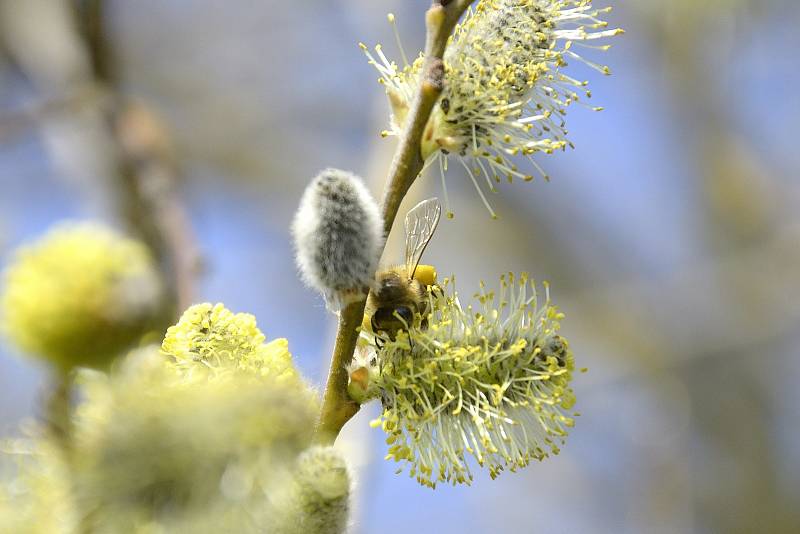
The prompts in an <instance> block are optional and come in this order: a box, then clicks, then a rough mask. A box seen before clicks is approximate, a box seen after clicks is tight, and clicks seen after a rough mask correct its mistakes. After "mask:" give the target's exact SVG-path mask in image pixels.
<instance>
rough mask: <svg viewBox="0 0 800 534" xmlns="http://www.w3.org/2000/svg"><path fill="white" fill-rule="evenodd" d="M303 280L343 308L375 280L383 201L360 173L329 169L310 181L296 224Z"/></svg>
mask: <svg viewBox="0 0 800 534" xmlns="http://www.w3.org/2000/svg"><path fill="white" fill-rule="evenodd" d="M292 234H293V236H294V243H295V248H296V252H297V264H298V267H299V268H300V273H301V275H302V278H303V280H304V281H305V282H306V284H308V285H309V286H311V287H313V288H314V289H317V290H318V291H319V292H320V293H322V294H323V295H324V296H325V299H326V302H327V303H328V306H329V307H331V308H333V309H339V308H341V307H342V306H344V305H346V304H347V303H348V302H350V301H352V300H355V299H358V298H362V297H363V296H364V294H365V293H366V291H367V290H368V289H369V287H370V286H371V285H372V282H373V276H374V273H375V269H376V267H377V263H378V258H379V257H380V252H381V247H382V244H383V228H382V224H381V217H380V211H379V209H378V205H377V203H376V202H375V200H374V199H373V198H372V196H371V195H370V194H369V191H367V188H366V186H365V185H364V183H363V181H362V180H361V179H360V178H359V177H357V176H356V175H354V174H351V173H349V172H346V171H341V170H338V169H325V170H324V171H322V172H321V173H320V174H319V175H317V177H316V178H314V180H313V181H312V182H311V184H309V186H308V187H307V188H306V191H305V193H304V194H303V198H302V199H301V201H300V208H299V209H298V211H297V214H296V215H295V218H294V222H293V223H292Z"/></svg>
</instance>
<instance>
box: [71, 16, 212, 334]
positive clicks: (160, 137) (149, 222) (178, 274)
mask: <svg viewBox="0 0 800 534" xmlns="http://www.w3.org/2000/svg"><path fill="white" fill-rule="evenodd" d="M105 7H106V5H105V2H104V1H103V0H89V1H87V2H86V3H85V5H84V6H83V17H81V20H82V22H83V33H84V38H85V41H86V43H87V48H88V50H89V55H90V58H91V63H92V67H93V71H94V76H95V77H96V78H97V80H98V81H99V83H101V84H103V85H105V86H107V87H108V88H109V91H110V92H111V94H112V95H114V96H115V98H114V102H113V104H112V109H111V112H110V114H109V120H110V123H111V133H112V137H113V139H114V141H115V143H116V145H117V147H118V149H119V150H118V154H117V156H118V157H117V167H118V172H119V179H120V182H119V184H120V187H119V198H118V204H119V210H120V212H121V213H122V214H123V217H124V219H125V222H126V224H127V225H128V226H129V227H130V229H131V230H133V231H134V232H136V233H137V234H138V235H139V237H140V238H141V239H143V240H144V241H145V242H146V243H147V245H148V246H149V248H150V249H151V250H152V251H153V253H154V254H155V256H156V257H157V259H158V260H159V263H160V265H161V267H162V278H163V279H164V282H165V284H166V285H167V286H168V288H169V292H168V294H167V297H168V302H167V303H166V308H168V309H167V310H165V311H166V312H167V313H166V315H167V317H165V319H167V322H168V323H171V322H172V320H173V319H174V315H175V314H176V313H180V312H181V311H182V310H184V309H185V308H187V307H188V306H189V305H191V304H192V302H193V300H194V286H195V282H196V279H197V276H198V274H199V273H200V270H201V264H202V257H201V253H200V249H199V246H198V245H197V241H196V239H195V235H194V232H193V231H192V227H191V223H190V220H189V215H188V212H187V210H186V207H185V204H184V202H183V198H182V197H181V192H180V187H179V186H180V169H179V167H178V165H177V163H176V158H175V157H174V152H173V150H172V146H171V142H170V138H169V134H168V133H167V129H166V128H165V127H164V125H163V124H162V123H161V121H160V119H159V117H158V116H157V115H156V113H155V112H153V110H151V109H150V108H148V107H147V106H146V105H144V104H143V103H142V102H138V101H133V100H131V99H126V98H123V97H122V96H121V95H120V94H119V92H118V91H115V88H116V87H117V82H118V73H117V72H116V70H115V68H114V67H115V63H114V61H113V53H112V49H111V46H110V43H109V40H108V38H107V35H106V31H105V30H106V26H105V24H104V23H105V17H106V13H105Z"/></svg>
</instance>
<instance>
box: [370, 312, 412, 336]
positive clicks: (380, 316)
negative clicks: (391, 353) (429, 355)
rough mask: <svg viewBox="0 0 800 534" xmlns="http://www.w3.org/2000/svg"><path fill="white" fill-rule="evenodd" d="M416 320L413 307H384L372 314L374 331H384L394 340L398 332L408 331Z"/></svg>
mask: <svg viewBox="0 0 800 534" xmlns="http://www.w3.org/2000/svg"><path fill="white" fill-rule="evenodd" d="M413 320H414V311H413V310H412V309H411V306H407V305H404V304H402V305H400V306H382V307H380V308H378V309H377V310H375V313H374V314H372V319H371V321H372V324H371V325H370V326H372V331H373V332H376V333H377V332H379V331H383V332H386V333H387V334H389V337H390V338H392V339H394V335H395V333H396V332H397V331H398V330H406V329H407V328H408V327H409V325H411V323H412V322H413Z"/></svg>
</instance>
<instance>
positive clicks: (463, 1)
mask: <svg viewBox="0 0 800 534" xmlns="http://www.w3.org/2000/svg"><path fill="white" fill-rule="evenodd" d="M472 2H473V0H441V1H435V2H433V5H431V7H430V9H428V12H427V13H426V15H425V24H426V28H427V37H426V41H425V60H424V63H423V66H422V80H421V83H420V86H419V88H418V90H417V93H416V95H415V97H414V100H413V102H412V103H411V108H410V109H409V112H408V116H407V119H406V123H405V125H404V126H403V133H402V135H401V136H400V142H399V144H398V146H397V150H396V151H395V155H394V158H393V159H392V165H391V167H390V170H389V176H388V178H387V182H386V183H387V186H386V191H385V192H384V196H383V204H382V207H381V211H382V215H383V228H384V232H385V234H386V235H387V236H388V235H389V233H390V232H391V230H392V226H393V225H394V221H395V218H396V217H397V211H398V210H399V209H400V203H401V202H402V201H403V198H404V197H405V195H406V193H407V192H408V190H409V188H410V187H411V185H412V184H413V183H414V180H415V179H416V178H417V176H418V175H419V173H420V172H421V171H422V167H423V164H424V161H423V158H422V152H421V141H422V136H423V134H424V131H425V125H426V124H427V122H428V118H429V117H430V114H431V111H432V110H433V106H434V104H436V100H437V99H438V98H439V95H440V94H441V92H442V89H443V87H444V63H443V57H444V51H445V48H446V47H447V40H448V38H449V37H450V34H451V33H452V32H453V28H455V25H456V23H457V22H458V19H459V18H461V15H462V14H463V13H464V11H465V10H466V9H467V7H469V5H470V4H472ZM365 305H366V297H365V298H364V299H362V300H359V301H358V302H354V303H352V304H350V305H348V306H347V307H345V308H344V309H343V310H342V311H341V313H340V316H339V328H338V331H337V333H336V345H335V347H334V350H333V357H332V359H331V368H330V372H329V374H328V382H327V385H326V387H325V393H324V395H323V399H322V409H321V411H320V419H319V423H318V424H317V429H316V437H315V439H316V441H317V442H319V443H333V441H334V440H335V439H336V436H337V435H338V434H339V431H340V430H341V429H342V427H343V426H344V425H345V423H347V421H349V420H350V419H351V418H352V417H353V416H354V415H355V414H356V413H357V412H358V410H359V408H360V406H359V404H358V403H356V402H355V401H353V400H352V399H351V398H350V397H349V395H348V394H347V379H348V377H347V366H348V365H349V364H350V362H351V361H352V359H353V352H354V351H355V347H356V341H357V339H358V328H359V327H360V326H361V322H362V319H363V316H364V307H365Z"/></svg>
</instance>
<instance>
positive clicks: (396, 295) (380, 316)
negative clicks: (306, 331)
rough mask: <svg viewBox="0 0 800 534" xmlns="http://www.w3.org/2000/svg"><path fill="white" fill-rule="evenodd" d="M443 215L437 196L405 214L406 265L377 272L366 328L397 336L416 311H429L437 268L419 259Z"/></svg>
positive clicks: (423, 312)
mask: <svg viewBox="0 0 800 534" xmlns="http://www.w3.org/2000/svg"><path fill="white" fill-rule="evenodd" d="M441 214H442V207H441V205H440V204H439V200H438V199H436V198H429V199H428V200H423V201H422V202H420V203H419V204H417V205H416V206H414V207H413V208H412V209H411V210H410V211H409V212H408V214H406V220H405V225H404V226H405V232H406V252H405V264H404V265H398V266H394V267H390V268H388V269H383V270H380V271H378V272H377V273H376V274H375V287H374V289H373V290H372V291H371V292H370V294H369V298H368V299H367V307H366V312H365V314H364V328H365V329H367V327H369V329H370V330H372V332H373V333H375V334H377V333H378V332H385V333H386V334H388V336H389V338H390V339H394V338H395V336H396V335H397V332H398V331H399V330H403V329H404V328H407V325H410V324H412V323H413V321H414V315H415V314H420V315H422V316H423V317H425V316H426V315H427V314H428V311H429V310H428V291H427V288H428V287H429V286H432V287H435V284H436V270H435V269H434V268H433V266H431V265H420V264H419V260H420V258H422V253H423V252H425V248H426V247H427V246H428V243H430V240H431V238H432V237H433V234H434V232H435V231H436V227H437V226H438V224H439V218H440V216H441ZM423 325H424V319H423Z"/></svg>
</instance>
